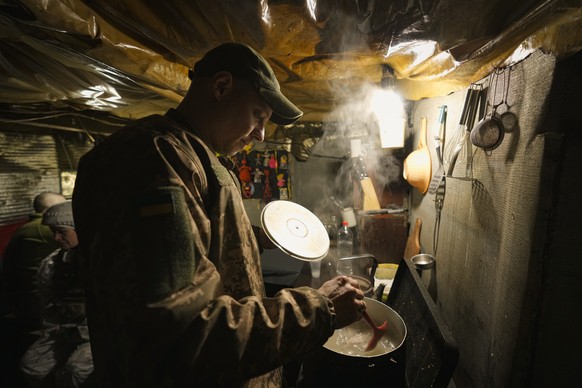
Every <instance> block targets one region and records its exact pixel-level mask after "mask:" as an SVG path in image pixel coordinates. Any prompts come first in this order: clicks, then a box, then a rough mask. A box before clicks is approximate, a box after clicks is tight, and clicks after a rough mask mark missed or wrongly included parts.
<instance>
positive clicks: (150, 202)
mask: <svg viewBox="0 0 582 388" xmlns="http://www.w3.org/2000/svg"><path fill="white" fill-rule="evenodd" d="M174 212H175V209H174V201H173V198H172V194H171V193H156V194H155V195H149V196H144V197H141V198H140V199H139V213H140V215H141V216H142V217H152V216H159V215H164V214H172V213H174Z"/></svg>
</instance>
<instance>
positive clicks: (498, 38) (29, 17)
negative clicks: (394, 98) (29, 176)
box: [0, 0, 582, 125]
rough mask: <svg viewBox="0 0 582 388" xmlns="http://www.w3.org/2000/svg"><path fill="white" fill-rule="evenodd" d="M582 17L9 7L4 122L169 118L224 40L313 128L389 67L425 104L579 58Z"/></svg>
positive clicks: (538, 3)
mask: <svg viewBox="0 0 582 388" xmlns="http://www.w3.org/2000/svg"><path fill="white" fill-rule="evenodd" d="M581 19H582V0H523V1H518V2H509V1H501V0H486V1H485V0H472V1H463V0H399V1H380V0H376V1H374V0H367V1H360V0H349V1H348V0H319V1H317V0H303V1H301V0H290V1H284V0H272V1H268V0H245V1H235V0H213V1H202V0H200V1H183V0H182V1H181V0H166V1H146V0H109V1H104V0H85V1H80V0H60V1H57V0H22V1H17V0H3V1H0V36H1V40H0V90H1V93H0V111H2V112H3V113H2V116H3V117H4V118H3V119H1V120H0V125H2V122H4V123H5V125H8V124H10V123H11V121H10V119H7V117H10V118H11V119H12V118H15V117H16V118H17V119H18V120H22V117H23V115H24V117H26V115H28V116H30V122H34V121H35V119H36V120H39V119H38V117H39V115H40V116H42V117H45V118H46V117H47V116H50V115H51V114H55V112H63V111H64V112H84V114H87V112H89V114H90V113H91V112H107V113H108V114H110V115H111V116H113V117H118V118H119V117H121V118H130V119H133V118H138V117H142V116H145V115H147V114H150V113H161V112H164V111H165V110H166V109H167V108H169V107H173V106H175V105H176V103H177V102H178V101H180V100H181V98H182V96H183V95H184V94H185V92H186V89H187V87H188V85H189V80H188V77H187V70H188V68H190V67H191V66H192V65H193V64H194V63H195V62H196V60H198V59H199V58H200V57H201V56H202V55H203V54H204V53H205V52H206V51H207V50H208V49H210V48H212V47H214V46H215V45H217V44H219V43H221V42H225V41H239V42H245V43H248V44H250V45H251V46H253V47H255V48H256V49H257V50H258V51H260V52H261V53H262V54H263V55H264V56H265V57H266V58H267V59H268V60H269V61H270V63H271V65H272V66H273V68H274V70H275V72H276V73H277V75H278V78H279V79H280V81H281V84H282V89H283V91H284V93H285V94H287V95H288V96H289V97H290V99H291V100H293V101H294V102H295V103H296V104H297V105H298V106H299V107H300V108H301V109H302V110H303V111H304V112H305V115H304V117H303V120H305V121H325V120H326V115H327V114H328V113H329V112H331V111H333V109H334V107H335V106H337V105H338V104H341V103H343V102H345V101H349V99H350V97H351V96H354V95H357V91H358V90H359V89H360V88H362V86H363V85H365V84H369V83H373V84H380V82H381V79H382V77H383V75H385V74H386V72H385V70H383V68H385V66H389V67H390V68H392V69H394V75H395V78H396V87H397V89H398V91H400V93H401V94H402V95H403V97H405V98H407V99H409V100H419V99H422V98H425V97H434V96H439V95H446V94H448V93H450V92H453V91H455V90H459V89H461V88H464V87H467V86H468V85H469V84H470V83H471V82H473V81H476V80H479V79H481V78H483V77H485V76H486V75H487V74H488V73H489V72H490V71H491V70H492V69H493V68H494V67H496V66H503V65H507V64H511V63H515V62H517V61H519V60H521V59H523V58H524V57H525V56H526V55H528V54H529V53H530V52H532V51H533V50H535V49H538V48H542V49H543V50H544V51H545V52H549V53H554V54H556V55H557V56H558V57H565V56H568V55H570V54H572V53H573V52H576V51H578V50H579V49H580V47H582V20H581ZM39 112H42V114H41V113H39ZM13 115H16V116H13ZM72 125H74V124H72Z"/></svg>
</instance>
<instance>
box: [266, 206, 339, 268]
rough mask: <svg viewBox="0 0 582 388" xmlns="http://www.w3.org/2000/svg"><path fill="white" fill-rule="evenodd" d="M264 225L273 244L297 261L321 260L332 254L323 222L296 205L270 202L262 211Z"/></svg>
mask: <svg viewBox="0 0 582 388" xmlns="http://www.w3.org/2000/svg"><path fill="white" fill-rule="evenodd" d="M261 225H262V227H263V229H264V231H265V234H266V235H267V236H268V237H269V239H270V240H271V241H272V242H273V244H275V245H276V246H278V247H279V248H280V249H281V250H282V251H283V252H285V253H287V254H288V255H289V256H292V257H295V258H296V259H299V260H304V261H314V260H319V259H322V258H323V257H325V256H326V255H327V253H328V251H329V236H328V234H327V230H326V229H325V226H324V225H323V223H322V222H321V221H320V220H319V218H317V216H316V215H315V214H313V213H312V212H311V211H309V210H308V209H306V208H304V207H303V206H301V205H299V204H296V203H294V202H291V201H284V200H278V201H273V202H269V203H268V204H267V205H266V206H265V207H264V208H263V211H262V212H261Z"/></svg>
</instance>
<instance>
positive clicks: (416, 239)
mask: <svg viewBox="0 0 582 388" xmlns="http://www.w3.org/2000/svg"><path fill="white" fill-rule="evenodd" d="M420 228H422V219H420V218H417V219H416V222H415V223H414V227H413V229H412V232H411V233H410V235H409V236H408V238H407V239H406V247H405V248H404V258H405V259H410V258H411V257H412V256H414V255H418V254H419V253H420Z"/></svg>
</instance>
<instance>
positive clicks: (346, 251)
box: [336, 221, 354, 276]
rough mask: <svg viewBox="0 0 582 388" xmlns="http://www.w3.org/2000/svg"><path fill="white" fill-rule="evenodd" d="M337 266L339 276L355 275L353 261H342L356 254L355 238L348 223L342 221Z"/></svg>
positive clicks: (338, 233) (338, 240) (338, 236)
mask: <svg viewBox="0 0 582 388" xmlns="http://www.w3.org/2000/svg"><path fill="white" fill-rule="evenodd" d="M336 244H337V245H336V246H337V259H338V261H337V266H336V270H337V273H338V275H347V276H350V275H353V274H354V272H353V270H352V261H351V260H341V258H342V257H349V256H352V255H353V252H354V236H353V234H352V231H351V230H350V228H349V227H348V222H347V221H342V226H341V228H340V229H339V230H338V232H337V242H336Z"/></svg>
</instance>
